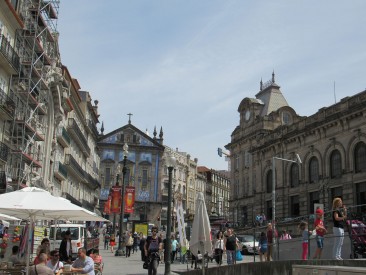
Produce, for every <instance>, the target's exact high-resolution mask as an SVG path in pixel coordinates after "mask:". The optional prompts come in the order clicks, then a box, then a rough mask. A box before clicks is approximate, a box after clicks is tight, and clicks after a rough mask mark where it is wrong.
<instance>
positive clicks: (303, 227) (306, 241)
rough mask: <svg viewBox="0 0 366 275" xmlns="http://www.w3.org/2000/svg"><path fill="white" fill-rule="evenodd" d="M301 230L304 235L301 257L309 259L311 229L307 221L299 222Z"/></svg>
mask: <svg viewBox="0 0 366 275" xmlns="http://www.w3.org/2000/svg"><path fill="white" fill-rule="evenodd" d="M299 230H300V233H301V235H302V255H301V259H303V260H307V259H308V251H309V234H311V231H309V230H308V223H307V222H306V221H301V223H300V224H299Z"/></svg>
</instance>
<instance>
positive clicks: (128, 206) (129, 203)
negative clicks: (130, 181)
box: [125, 186, 135, 213]
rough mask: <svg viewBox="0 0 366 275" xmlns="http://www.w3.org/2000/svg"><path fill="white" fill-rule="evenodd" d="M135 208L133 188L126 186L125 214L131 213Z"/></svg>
mask: <svg viewBox="0 0 366 275" xmlns="http://www.w3.org/2000/svg"><path fill="white" fill-rule="evenodd" d="M134 208H135V187H133V186H126V189H125V213H133V210H134Z"/></svg>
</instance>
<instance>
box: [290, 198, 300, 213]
mask: <svg viewBox="0 0 366 275" xmlns="http://www.w3.org/2000/svg"><path fill="white" fill-rule="evenodd" d="M290 204H291V217H297V216H300V202H299V196H292V197H291V198H290Z"/></svg>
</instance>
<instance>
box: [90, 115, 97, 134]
mask: <svg viewBox="0 0 366 275" xmlns="http://www.w3.org/2000/svg"><path fill="white" fill-rule="evenodd" d="M88 127H89V129H90V131H91V132H92V133H93V135H95V136H96V137H97V136H98V129H97V126H96V125H95V123H94V122H93V121H92V120H91V119H89V120H88Z"/></svg>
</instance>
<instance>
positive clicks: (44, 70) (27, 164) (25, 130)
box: [7, 0, 60, 189]
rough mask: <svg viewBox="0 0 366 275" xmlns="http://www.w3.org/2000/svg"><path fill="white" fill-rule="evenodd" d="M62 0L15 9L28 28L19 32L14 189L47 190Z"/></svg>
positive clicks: (32, 1)
mask: <svg viewBox="0 0 366 275" xmlns="http://www.w3.org/2000/svg"><path fill="white" fill-rule="evenodd" d="M59 2H60V1H59V0H49V1H43V0H23V1H19V2H18V4H17V7H15V9H16V11H17V13H18V15H19V17H20V19H21V20H22V22H23V24H24V28H22V29H18V30H17V31H16V37H15V46H14V47H15V51H16V52H17V53H18V55H19V59H20V62H19V70H18V72H19V73H18V74H17V75H15V76H13V77H12V83H11V87H12V89H11V91H10V97H11V99H12V100H13V101H14V102H15V106H16V108H15V114H14V119H13V123H12V127H11V128H12V129H11V133H10V134H11V140H10V142H11V150H12V154H11V160H10V162H9V165H8V171H7V175H8V177H10V178H11V179H12V181H11V185H12V187H13V189H19V188H21V187H23V186H31V185H32V186H39V187H42V188H44V187H45V186H44V183H43V182H44V181H43V179H42V174H43V173H42V169H45V165H46V167H47V164H45V163H43V156H44V151H45V139H46V135H47V130H48V127H49V122H50V121H49V115H50V114H49V110H48V108H49V98H50V97H51V95H50V89H49V77H50V71H51V70H52V64H53V63H54V62H55V58H56V55H57V36H58V33H57V18H58V10H59Z"/></svg>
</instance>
